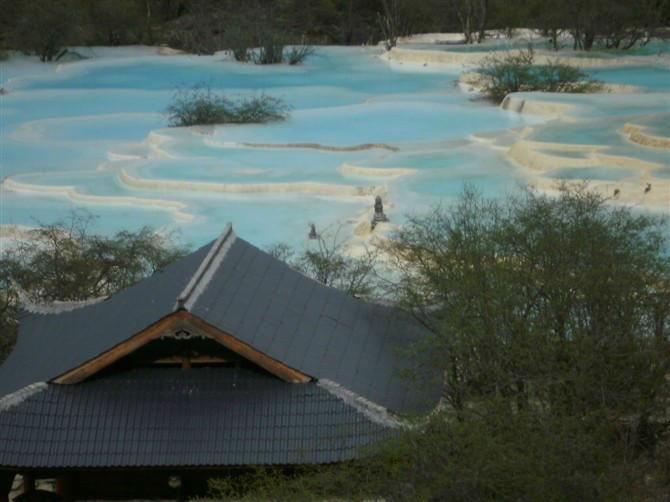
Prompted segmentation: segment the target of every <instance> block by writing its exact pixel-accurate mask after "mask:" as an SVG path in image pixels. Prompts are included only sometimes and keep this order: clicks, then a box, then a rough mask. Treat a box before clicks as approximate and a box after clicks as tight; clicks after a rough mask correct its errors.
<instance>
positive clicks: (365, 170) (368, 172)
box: [338, 164, 416, 178]
mask: <svg viewBox="0 0 670 502" xmlns="http://www.w3.org/2000/svg"><path fill="white" fill-rule="evenodd" d="M338 170H339V171H340V172H341V173H342V174H352V175H355V176H356V175H357V176H370V177H376V176H378V177H381V178H399V177H401V176H411V175H413V174H416V169H412V168H406V167H363V166H354V165H352V164H342V165H341V166H340V167H339V168H338Z"/></svg>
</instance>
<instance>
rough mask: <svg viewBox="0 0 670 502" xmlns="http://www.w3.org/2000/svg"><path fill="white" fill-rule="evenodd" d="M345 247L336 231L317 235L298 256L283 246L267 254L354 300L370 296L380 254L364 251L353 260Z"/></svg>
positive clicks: (273, 248) (276, 245)
mask: <svg viewBox="0 0 670 502" xmlns="http://www.w3.org/2000/svg"><path fill="white" fill-rule="evenodd" d="M344 245H345V243H344V241H343V240H342V239H341V238H340V236H339V232H337V231H336V232H331V233H329V232H326V233H325V234H321V235H319V236H318V237H317V238H316V239H314V240H311V241H310V243H309V245H308V246H306V247H305V249H303V250H300V251H299V252H297V251H296V250H294V249H293V248H291V247H290V246H288V245H287V244H285V243H279V244H275V245H274V246H271V247H270V248H269V249H268V252H269V253H270V254H271V255H273V256H274V257H275V258H278V259H280V260H282V261H285V262H286V263H287V264H289V265H290V266H291V267H293V268H294V269H296V270H299V271H300V272H302V273H303V274H305V275H306V276H308V277H311V278H313V279H315V280H317V281H319V282H321V283H323V284H325V285H327V286H332V287H335V288H337V289H340V290H342V291H345V292H346V293H348V294H350V295H353V296H357V297H358V296H368V295H370V294H372V292H373V291H374V289H375V285H374V279H375V266H376V264H377V261H378V258H379V256H378V254H379V253H378V252H377V251H376V250H372V249H366V250H365V252H364V253H363V254H362V255H361V256H357V257H352V256H349V255H348V254H347V253H346V250H345V248H344V247H345V246H344Z"/></svg>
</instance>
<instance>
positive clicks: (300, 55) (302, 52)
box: [284, 45, 316, 65]
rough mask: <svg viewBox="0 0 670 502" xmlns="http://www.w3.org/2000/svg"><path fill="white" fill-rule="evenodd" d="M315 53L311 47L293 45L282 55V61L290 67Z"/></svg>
mask: <svg viewBox="0 0 670 502" xmlns="http://www.w3.org/2000/svg"><path fill="white" fill-rule="evenodd" d="M315 52H316V51H315V50H314V47H312V46H311V45H294V46H292V47H290V48H289V49H288V51H287V52H285V54H284V59H285V60H286V62H287V63H288V64H290V65H297V64H301V63H303V62H304V61H305V59H307V58H308V57H309V56H311V55H312V54H314V53H315Z"/></svg>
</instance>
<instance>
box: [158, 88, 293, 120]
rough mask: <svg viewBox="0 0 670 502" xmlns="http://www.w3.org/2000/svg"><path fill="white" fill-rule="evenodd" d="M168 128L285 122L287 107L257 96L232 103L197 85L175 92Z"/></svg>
mask: <svg viewBox="0 0 670 502" xmlns="http://www.w3.org/2000/svg"><path fill="white" fill-rule="evenodd" d="M166 111H167V114H168V117H169V118H168V121H169V124H170V126H171V127H184V126H194V125H213V124H249V123H259V124H260V123H265V122H274V121H279V120H285V119H286V117H287V115H288V106H287V105H286V104H285V103H284V102H283V101H282V100H281V99H279V98H274V97H272V96H267V95H266V94H261V95H259V96H253V97H249V98H241V99H238V100H237V101H233V100H231V99H229V98H226V97H225V96H223V95H221V94H217V93H216V92H214V91H212V90H211V88H210V87H203V86H200V85H197V86H195V87H192V88H190V89H179V90H178V91H177V92H176V93H175V95H174V97H173V100H172V103H171V104H170V106H168V108H167V110H166Z"/></svg>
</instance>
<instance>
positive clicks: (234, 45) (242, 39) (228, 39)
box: [225, 27, 253, 63]
mask: <svg viewBox="0 0 670 502" xmlns="http://www.w3.org/2000/svg"><path fill="white" fill-rule="evenodd" d="M225 44H226V47H228V49H229V50H230V51H231V52H232V54H233V57H234V58H235V61H240V62H242V63H246V62H248V61H250V60H251V58H252V56H253V54H252V49H251V48H252V46H253V43H252V41H251V37H250V36H249V35H247V32H245V31H243V30H241V29H240V28H239V27H233V28H231V29H230V30H228V31H227V32H226V35H225Z"/></svg>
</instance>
